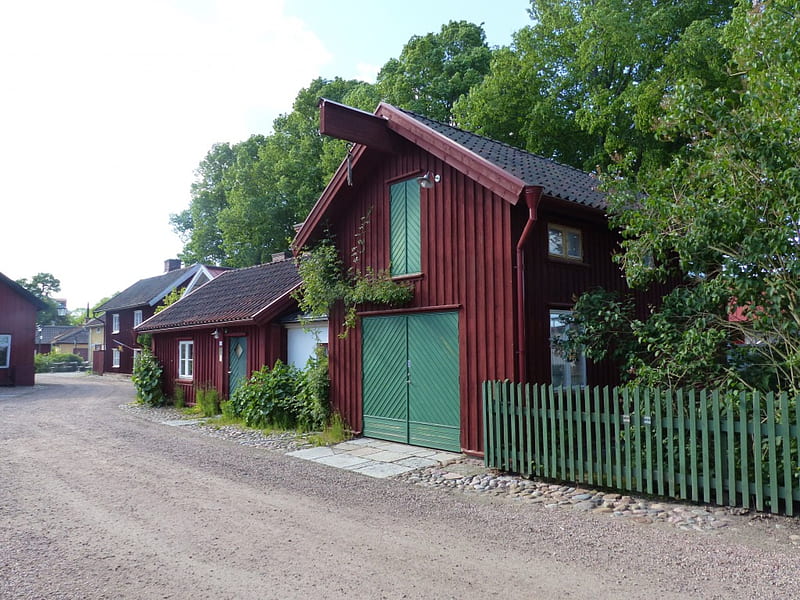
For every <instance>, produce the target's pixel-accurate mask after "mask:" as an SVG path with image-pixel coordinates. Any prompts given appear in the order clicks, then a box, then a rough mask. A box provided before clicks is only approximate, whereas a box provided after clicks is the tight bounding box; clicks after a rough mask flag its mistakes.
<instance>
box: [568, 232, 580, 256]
mask: <svg viewBox="0 0 800 600" xmlns="http://www.w3.org/2000/svg"><path fill="white" fill-rule="evenodd" d="M567 256H569V257H570V258H581V257H582V256H583V254H582V253H581V234H580V232H577V231H568V232H567Z"/></svg>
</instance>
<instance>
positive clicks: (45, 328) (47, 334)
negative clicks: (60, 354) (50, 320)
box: [36, 325, 75, 344]
mask: <svg viewBox="0 0 800 600" xmlns="http://www.w3.org/2000/svg"><path fill="white" fill-rule="evenodd" d="M73 329H75V326H74V325H42V328H41V331H37V332H36V343H37V344H52V343H53V340H54V339H55V338H57V337H59V336H61V335H64V334H65V333H68V332H70V331H72V330H73Z"/></svg>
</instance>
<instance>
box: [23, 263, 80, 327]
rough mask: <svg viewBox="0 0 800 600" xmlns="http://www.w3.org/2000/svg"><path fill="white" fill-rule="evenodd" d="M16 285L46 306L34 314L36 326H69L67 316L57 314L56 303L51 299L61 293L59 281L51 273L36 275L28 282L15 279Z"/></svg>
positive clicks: (24, 279)
mask: <svg viewBox="0 0 800 600" xmlns="http://www.w3.org/2000/svg"><path fill="white" fill-rule="evenodd" d="M17 283H18V284H20V285H21V286H22V287H24V288H25V289H26V290H28V291H29V292H30V293H31V294H33V295H34V296H36V297H37V298H39V300H41V301H42V302H44V303H45V304H46V305H47V308H46V309H45V310H40V311H39V312H38V313H37V314H36V324H37V325H69V324H70V319H69V316H68V315H66V314H65V315H59V314H58V309H59V306H58V303H57V302H56V301H55V300H53V298H52V295H53V294H57V293H58V292H60V291H61V281H59V280H58V279H57V278H56V277H55V276H54V275H53V274H52V273H37V274H36V275H34V276H33V277H31V278H30V280H28V279H27V278H22V279H17Z"/></svg>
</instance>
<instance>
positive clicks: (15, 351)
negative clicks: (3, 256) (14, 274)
mask: <svg viewBox="0 0 800 600" xmlns="http://www.w3.org/2000/svg"><path fill="white" fill-rule="evenodd" d="M45 308H47V305H46V304H45V303H44V302H42V301H41V300H40V299H39V298H37V297H36V296H34V295H33V294H31V293H30V292H29V291H28V290H26V289H25V288H24V287H22V286H21V285H19V284H18V283H17V282H15V281H14V280H12V279H9V278H8V277H6V276H5V275H3V274H2V273H0V385H33V383H34V373H35V372H36V368H35V366H34V360H33V355H34V345H35V337H36V313H37V312H38V311H40V310H44V309H45Z"/></svg>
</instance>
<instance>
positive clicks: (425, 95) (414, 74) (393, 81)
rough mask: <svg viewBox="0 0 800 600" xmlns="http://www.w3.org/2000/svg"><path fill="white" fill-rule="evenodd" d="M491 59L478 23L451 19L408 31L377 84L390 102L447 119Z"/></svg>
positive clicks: (483, 73)
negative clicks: (423, 31) (432, 28)
mask: <svg viewBox="0 0 800 600" xmlns="http://www.w3.org/2000/svg"><path fill="white" fill-rule="evenodd" d="M490 59H491V50H490V49H489V46H488V45H487V44H486V34H485V33H484V31H483V26H482V25H475V24H473V23H468V22H467V21H450V22H449V23H448V24H447V25H442V28H441V30H440V31H439V33H429V34H427V35H424V36H413V37H412V38H411V39H410V40H409V41H408V43H407V44H406V45H405V46H404V47H403V50H402V52H401V53H400V57H399V58H396V59H395V58H393V59H391V60H389V61H388V62H387V63H386V64H385V65H384V66H383V68H382V69H381V70H380V72H379V73H378V79H377V88H378V91H379V92H380V94H381V96H382V97H383V98H385V99H386V100H387V101H388V102H390V103H391V104H395V105H397V106H400V107H402V108H407V109H409V110H413V111H414V112H418V113H420V114H423V115H426V116H428V117H430V118H432V119H436V120H439V121H444V122H450V121H451V120H452V117H451V114H452V109H453V104H454V103H455V102H456V100H458V99H459V98H460V97H461V96H463V95H464V94H466V93H467V92H468V91H469V90H470V88H472V87H473V86H475V85H477V84H479V83H480V82H481V81H482V80H483V78H484V76H485V75H486V74H487V73H488V72H489V63H490Z"/></svg>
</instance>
